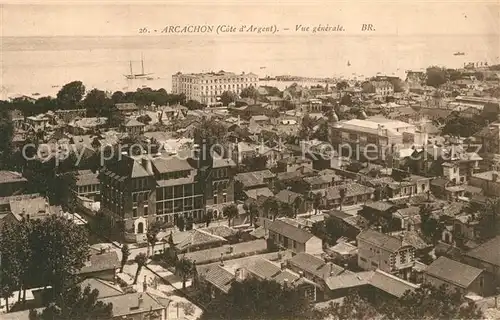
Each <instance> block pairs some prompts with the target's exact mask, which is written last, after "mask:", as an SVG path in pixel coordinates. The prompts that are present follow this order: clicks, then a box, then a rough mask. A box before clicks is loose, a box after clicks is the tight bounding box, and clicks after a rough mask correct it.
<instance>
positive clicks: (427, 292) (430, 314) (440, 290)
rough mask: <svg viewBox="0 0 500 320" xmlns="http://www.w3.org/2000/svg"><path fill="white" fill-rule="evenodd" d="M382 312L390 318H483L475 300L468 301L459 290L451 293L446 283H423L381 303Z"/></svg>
mask: <svg viewBox="0 0 500 320" xmlns="http://www.w3.org/2000/svg"><path fill="white" fill-rule="evenodd" d="M380 309H381V312H382V313H383V314H385V315H386V316H387V318H389V319H481V318H482V312H481V311H480V309H478V308H477V306H476V305H475V304H474V302H472V301H471V302H469V303H467V302H466V300H465V298H464V297H463V296H462V294H461V293H460V292H459V291H458V290H457V291H456V292H454V293H450V291H449V290H448V289H447V287H446V285H443V286H440V287H434V286H432V285H430V284H427V283H423V284H421V285H420V287H419V288H417V289H415V290H414V291H407V292H406V293H405V294H404V296H403V297H401V298H400V299H399V300H397V301H394V302H392V303H391V302H389V301H387V302H385V303H382V304H381V307H380Z"/></svg>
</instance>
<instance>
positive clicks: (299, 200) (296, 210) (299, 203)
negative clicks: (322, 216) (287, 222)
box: [293, 197, 302, 217]
mask: <svg viewBox="0 0 500 320" xmlns="http://www.w3.org/2000/svg"><path fill="white" fill-rule="evenodd" d="M301 206H302V198H301V197H297V198H295V200H294V201H293V215H294V217H296V216H297V214H298V213H299V210H300V207H301Z"/></svg>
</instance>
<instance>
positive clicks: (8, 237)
mask: <svg viewBox="0 0 500 320" xmlns="http://www.w3.org/2000/svg"><path fill="white" fill-rule="evenodd" d="M1 231H2V232H1V233H0V257H1V263H0V268H1V269H0V280H1V281H0V298H3V299H5V303H6V305H7V312H8V311H9V298H10V297H11V296H12V294H13V293H14V291H16V290H19V288H20V286H21V276H22V272H21V271H22V269H23V267H24V266H22V265H21V259H20V256H19V252H18V249H17V246H18V245H22V241H26V239H23V238H22V236H20V234H19V232H18V230H17V228H16V225H14V224H10V223H6V224H4V225H3V226H2V230H1Z"/></svg>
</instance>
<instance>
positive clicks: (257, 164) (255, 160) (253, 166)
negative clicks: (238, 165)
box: [241, 156, 267, 171]
mask: <svg viewBox="0 0 500 320" xmlns="http://www.w3.org/2000/svg"><path fill="white" fill-rule="evenodd" d="M241 162H242V164H243V166H244V167H245V170H246V171H259V170H265V169H266V168H267V157H266V156H255V157H245V158H243V160H242V161H241Z"/></svg>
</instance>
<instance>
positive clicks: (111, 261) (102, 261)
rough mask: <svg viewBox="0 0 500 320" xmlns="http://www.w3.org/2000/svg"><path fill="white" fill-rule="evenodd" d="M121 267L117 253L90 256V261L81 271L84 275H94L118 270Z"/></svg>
mask: <svg viewBox="0 0 500 320" xmlns="http://www.w3.org/2000/svg"><path fill="white" fill-rule="evenodd" d="M119 266H120V260H119V259H118V254H117V253H116V252H115V251H110V252H104V253H98V254H92V255H90V258H89V261H87V262H86V264H85V266H83V267H82V268H81V269H80V272H79V273H80V274H82V273H92V272H99V271H105V270H112V269H116V268H118V267H119Z"/></svg>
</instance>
